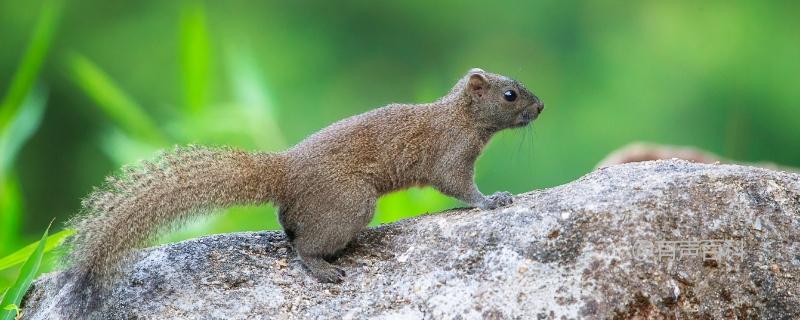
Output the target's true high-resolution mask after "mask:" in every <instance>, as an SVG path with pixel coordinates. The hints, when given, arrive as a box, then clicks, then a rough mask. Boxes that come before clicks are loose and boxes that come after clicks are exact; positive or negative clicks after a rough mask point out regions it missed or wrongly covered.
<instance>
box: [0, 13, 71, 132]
mask: <svg viewBox="0 0 800 320" xmlns="http://www.w3.org/2000/svg"><path fill="white" fill-rule="evenodd" d="M61 4H62V1H61V0H51V1H45V3H44V5H43V8H42V12H41V14H40V15H39V20H38V21H37V23H36V27H35V28H34V31H33V37H32V38H31V41H30V43H28V49H27V50H26V51H25V54H24V55H23V56H22V61H21V62H20V64H19V67H18V68H17V71H16V72H15V73H14V77H13V78H12V79H11V86H10V87H9V88H8V91H7V92H6V95H5V96H4V97H3V100H2V102H0V132H2V131H4V129H5V128H6V126H8V124H9V122H11V120H12V119H13V118H14V116H15V115H16V113H17V110H19V108H20V106H21V105H22V103H23V101H24V100H25V97H26V96H28V92H30V91H31V88H32V87H33V85H34V83H35V82H36V78H37V77H38V76H39V71H40V70H41V68H42V64H43V63H44V60H45V57H46V56H47V52H48V51H49V49H50V44H51V43H52V40H53V35H54V34H55V30H56V24H57V22H58V19H59V17H60V16H61Z"/></svg>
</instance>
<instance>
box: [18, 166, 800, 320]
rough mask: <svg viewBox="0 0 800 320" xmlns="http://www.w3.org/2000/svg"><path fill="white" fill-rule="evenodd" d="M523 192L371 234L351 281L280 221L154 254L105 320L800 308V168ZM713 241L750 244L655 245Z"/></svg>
mask: <svg viewBox="0 0 800 320" xmlns="http://www.w3.org/2000/svg"><path fill="white" fill-rule="evenodd" d="M514 201H515V202H514V204H513V205H512V206H510V207H506V208H500V209H497V210H493V211H481V210H477V209H459V210H451V211H447V212H443V213H438V214H432V215H426V216H422V217H418V218H414V219H408V220H404V221H401V222H398V223H394V224H390V225H386V226H382V227H379V228H374V229H370V230H366V231H364V232H362V234H361V235H360V236H359V238H358V240H357V241H356V243H355V244H354V245H353V246H352V248H350V249H349V250H348V251H349V252H347V253H346V254H345V255H344V256H343V257H342V258H340V259H339V261H338V262H337V265H339V266H341V267H342V268H343V269H344V270H346V272H347V278H346V280H345V282H344V283H342V284H338V285H337V284H321V283H317V282H316V281H314V280H313V279H311V278H310V277H308V276H306V275H305V274H304V272H303V270H302V267H301V266H300V264H299V263H298V261H296V260H295V258H294V254H293V253H292V250H291V248H290V247H289V244H288V243H287V242H286V240H285V237H284V235H283V233H280V232H256V233H236V234H224V235H215V236H208V237H203V238H199V239H194V240H189V241H184V242H180V243H175V244H170V245H165V246H161V247H156V248H151V249H146V250H143V251H141V252H139V253H137V256H136V262H135V263H134V264H133V265H132V266H131V267H130V268H129V271H127V272H126V273H125V275H124V277H123V278H121V279H120V281H119V284H118V285H117V286H116V287H115V288H114V289H113V293H112V294H111V295H110V297H109V298H108V299H107V300H106V305H105V306H104V308H103V309H102V310H100V312H101V313H102V314H101V315H100V316H101V317H102V318H105V319H132V318H143V319H270V318H277V319H283V318H302V319H314V318H344V319H362V318H378V319H394V318H403V319H406V318H410V319H417V318H424V319H441V318H447V319H455V318H460V319H479V318H489V319H507V318H519V319H532V318H534V319H535V318H540V319H554V318H557V319H561V318H562V317H565V318H662V317H668V318H673V317H679V318H740V319H741V318H762V319H798V318H800V231H799V230H800V175H797V174H790V173H783V172H778V171H770V170H767V169H759V168H752V167H743V166H736V165H708V164H693V163H689V162H686V161H679V160H670V161H653V162H646V163H634V164H626V165H620V166H613V167H609V168H604V169H600V170H598V171H595V172H593V173H591V174H589V175H586V176H584V177H582V178H580V179H578V180H577V181H575V182H572V183H569V184H566V185H562V186H559V187H555V188H551V189H545V190H538V191H533V192H529V193H526V194H522V195H519V196H517V197H515V199H514ZM701 240H720V241H721V240H729V242H728V243H729V244H735V245H738V244H741V248H737V247H734V248H729V249H731V250H728V251H727V252H723V253H724V258H721V259H719V260H710V259H704V257H701V256H698V255H699V254H700V253H698V252H697V251H688V252H684V253H683V255H679V256H678V257H677V258H676V259H673V260H671V261H670V260H669V259H667V258H662V259H660V260H659V261H655V259H654V258H653V257H652V256H650V255H648V253H651V251H649V250H647V249H648V247H647V244H654V242H655V241H683V242H682V243H680V245H681V246H682V247H681V248H683V250H684V251H685V250H689V249H692V248H691V247H690V246H689V245H692V244H695V245H696V244H698V243H697V242H696V241H701ZM661 244H665V243H661ZM666 244H668V245H669V244H675V243H672V242H669V243H666ZM705 244H706V246H705V247H704V248H703V253H706V250H708V249H709V248H710V247H709V246H708V244H709V243H705ZM696 249H697V248H696V247H695V248H694V250H696ZM738 249H741V251H737V250H738ZM708 258H711V257H708ZM58 278H59V273H52V274H48V275H45V276H44V277H42V278H41V279H39V280H38V281H36V283H35V285H34V288H33V289H32V291H31V292H30V293H29V294H28V296H27V300H26V301H25V304H24V312H25V315H26V317H27V318H30V319H49V318H51V317H52V315H53V312H54V310H55V307H54V306H55V303H56V302H57V301H58V299H59V293H60V291H59V288H58V287H56V283H57V280H58Z"/></svg>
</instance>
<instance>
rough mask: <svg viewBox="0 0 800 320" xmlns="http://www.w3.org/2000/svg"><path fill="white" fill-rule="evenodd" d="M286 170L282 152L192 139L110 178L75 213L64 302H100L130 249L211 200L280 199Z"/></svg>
mask: <svg viewBox="0 0 800 320" xmlns="http://www.w3.org/2000/svg"><path fill="white" fill-rule="evenodd" d="M284 177H285V163H284V161H283V157H282V155H280V154H271V153H247V152H243V151H238V150H233V149H209V148H202V147H195V146H190V147H185V148H176V149H175V150H174V151H173V152H168V153H165V154H164V155H162V156H160V157H159V159H157V160H155V161H149V162H144V163H143V164H142V165H141V166H136V167H132V168H126V169H125V170H124V172H123V173H122V174H121V175H119V176H116V177H109V178H107V181H106V183H105V185H104V186H103V187H101V188H98V189H96V190H95V191H94V192H93V193H92V194H91V195H89V196H88V197H87V198H86V199H85V200H84V202H83V212H82V213H81V214H80V215H79V216H77V217H76V218H74V219H73V220H72V221H70V225H71V226H70V227H71V228H74V229H76V230H77V233H76V235H75V236H74V237H73V238H72V239H71V240H70V243H69V245H70V247H71V253H70V254H69V255H68V256H67V259H68V261H67V263H68V264H71V265H72V266H71V268H70V269H68V270H67V271H65V272H66V277H65V281H66V282H67V283H65V284H64V285H65V286H67V287H65V289H67V290H68V296H67V299H65V300H63V302H64V303H65V304H63V305H62V306H63V307H64V308H62V309H65V310H68V311H72V312H67V313H72V314H75V312H78V314H85V312H88V311H91V310H92V309H95V308H96V307H97V306H98V302H99V300H100V299H101V297H102V295H104V294H105V293H104V289H105V288H107V287H108V286H109V284H110V282H111V281H112V280H113V279H114V277H115V275H116V274H117V273H118V272H119V271H120V269H121V267H122V266H123V261H124V260H125V258H126V256H127V255H128V253H129V252H130V250H131V249H133V248H135V247H136V246H139V245H142V244H143V243H144V242H145V241H147V240H149V239H151V238H152V237H153V236H154V235H156V234H157V233H158V232H159V231H160V230H163V229H165V228H168V227H170V226H173V225H175V224H176V223H177V222H180V221H183V220H185V219H187V218H189V217H191V216H194V215H198V214H201V213H204V212H208V211H209V210H211V209H214V208H222V207H227V206H231V205H239V204H257V203H264V202H267V201H270V200H275V198H276V197H278V194H279V193H280V192H281V189H282V188H283V186H284Z"/></svg>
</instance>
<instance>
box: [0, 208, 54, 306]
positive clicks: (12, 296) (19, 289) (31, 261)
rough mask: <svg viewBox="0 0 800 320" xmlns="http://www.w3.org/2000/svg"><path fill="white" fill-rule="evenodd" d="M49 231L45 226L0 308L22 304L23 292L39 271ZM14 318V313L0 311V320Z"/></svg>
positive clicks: (48, 227) (0, 303)
mask: <svg viewBox="0 0 800 320" xmlns="http://www.w3.org/2000/svg"><path fill="white" fill-rule="evenodd" d="M52 223H53V222H50V224H51V225H52ZM49 231H50V226H47V229H46V230H45V231H44V234H43V235H42V239H41V240H39V244H38V245H37V246H36V249H35V250H34V251H33V253H32V254H31V255H30V257H28V260H27V261H25V264H23V265H22V269H21V270H20V273H19V277H17V280H16V281H14V284H12V285H11V288H9V289H8V292H6V294H5V296H3V301H2V302H0V306H5V305H9V304H15V305H19V304H20V303H21V302H22V297H24V296H25V292H27V291H28V288H30V286H31V283H32V282H33V279H34V278H35V277H36V273H37V272H38V271H39V266H41V264H42V256H44V248H45V244H46V242H47V233H48V232H49ZM16 316H17V315H16V312H14V311H8V310H4V311H0V320H14V319H15V318H16Z"/></svg>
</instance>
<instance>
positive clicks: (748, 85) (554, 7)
mask: <svg viewBox="0 0 800 320" xmlns="http://www.w3.org/2000/svg"><path fill="white" fill-rule="evenodd" d="M798 7H800V5H798V2H788V1H787V2H786V3H784V4H778V2H770V1H635V2H625V3H616V4H613V3H610V2H603V3H600V2H595V1H591V2H589V1H587V2H580V1H578V2H576V1H555V0H553V1H529V2H500V1H498V2H487V1H474V2H472V1H465V0H458V1H438V2H432V1H396V2H378V1H356V2H338V1H320V2H310V1H208V2H203V1H127V2H120V1H97V0H83V1H64V2H61V1H41V0H29V1H0V95H2V97H3V100H2V105H1V107H2V109H1V110H0V130H2V131H0V132H1V134H2V136H0V155H2V157H0V160H2V167H1V168H0V169H1V171H0V179H2V183H1V184H0V187H2V189H0V210H2V211H0V256H2V255H3V254H6V253H9V252H11V251H14V250H16V249H18V248H19V247H21V246H23V245H25V244H28V243H30V242H32V241H34V240H36V239H38V238H39V236H40V235H41V233H42V231H43V230H44V229H45V228H46V226H47V223H48V222H49V221H50V220H51V219H52V218H56V229H59V228H61V226H62V224H63V222H64V221H65V220H66V219H67V218H68V217H69V216H70V215H71V214H73V213H75V212H76V211H77V210H78V209H79V206H80V199H81V198H82V197H83V196H85V195H86V194H87V193H88V192H90V191H91V189H92V186H94V185H98V184H100V183H101V182H102V181H103V177H104V176H106V175H108V174H111V173H113V172H115V171H116V170H117V169H118V168H119V167H120V166H122V165H123V164H127V163H135V162H136V161H137V160H141V159H147V158H150V157H151V156H152V155H153V154H154V153H155V152H156V151H157V150H159V149H162V148H165V147H169V146H171V145H174V144H188V143H196V144H207V145H221V144H226V145H233V146H237V147H241V148H245V149H249V150H281V149H284V148H286V147H287V146H290V145H292V144H294V143H297V142H298V141H300V140H301V139H303V138H304V137H305V136H307V135H308V134H310V133H312V132H314V131H316V130H318V129H320V128H322V127H324V126H326V125H328V124H330V123H332V122H334V121H336V120H339V119H342V118H344V117H347V116H350V115H353V114H357V113H361V112H364V111H367V110H370V109H373V108H376V107H379V106H381V105H384V104H387V103H390V102H428V101H432V100H434V99H436V98H437V97H439V96H441V95H443V94H444V93H446V92H447V91H448V90H449V88H450V87H451V86H452V85H453V84H454V83H455V82H456V80H457V79H458V78H459V77H461V76H462V75H463V74H464V73H465V72H466V71H467V70H468V69H469V68H471V67H481V68H484V69H486V70H488V71H491V72H496V73H501V74H504V75H508V76H511V77H514V78H516V79H518V80H520V81H522V82H523V83H525V84H526V85H527V86H528V87H529V88H530V89H532V91H534V92H535V93H536V94H537V95H538V96H540V97H541V98H542V99H543V100H544V101H545V103H546V105H547V110H546V111H545V112H544V113H543V115H542V117H541V118H539V120H538V122H536V123H535V124H534V125H533V128H528V129H527V130H516V131H510V132H504V133H501V134H500V135H499V136H498V137H497V138H495V139H494V140H493V141H492V143H491V144H490V146H489V147H488V149H487V150H486V151H485V153H484V154H483V156H482V157H481V158H480V160H479V162H478V165H477V166H478V168H477V182H478V185H479V186H480V187H481V189H482V190H483V191H484V193H491V192H494V191H497V190H508V191H512V192H514V193H520V192H526V191H529V190H532V189H537V188H545V187H551V186H555V185H558V184H562V183H565V182H568V181H570V180H573V179H575V178H577V177H579V176H581V175H583V174H585V173H587V172H588V171H590V170H591V169H592V168H593V166H594V165H595V164H596V163H597V162H598V161H599V160H600V159H601V158H602V157H603V156H604V155H606V154H607V153H609V152H610V151H612V150H613V149H615V148H617V147H620V146H622V145H624V144H626V143H629V142H632V141H639V140H645V141H654V142H660V143H669V144H681V145H695V146H698V147H701V148H704V149H708V150H710V151H713V152H716V153H719V154H721V155H723V156H726V157H729V158H733V159H737V160H745V161H757V160H771V161H775V162H777V163H781V164H785V165H795V166H800V148H798V145H799V144H798V142H800V130H798V125H800V106H798V101H800V90H798V83H799V82H798V77H800V76H798V75H800V63H798V59H800V38H798V37H799V36H800V34H798V31H800V19H798V18H797V17H798V13H800V10H798V9H800V8H798ZM459 205H460V204H459V203H457V202H456V201H453V200H450V199H448V198H446V197H444V196H441V195H439V194H438V193H437V192H435V191H433V190H430V189H423V190H419V189H415V190H410V191H407V192H401V193H397V194H393V195H390V196H387V197H384V198H383V199H382V200H381V201H380V204H379V206H378V214H377V216H376V218H375V222H374V223H375V224H378V223H384V222H389V221H394V220H397V219H400V218H404V217H408V216H413V215H417V214H421V213H425V212H431V211H438V210H441V209H445V208H450V207H454V206H459ZM229 211H230V212H229V214H225V215H217V216H215V217H212V218H209V219H206V220H203V221H198V222H195V223H192V224H190V225H189V226H186V227H184V228H182V229H180V231H177V232H175V233H173V234H170V235H167V236H166V237H165V238H163V239H161V240H160V241H162V242H164V241H175V240H178V239H185V238H187V237H194V236H198V235H202V234H208V233H218V232H231V231H242V230H261V229H277V228H278V227H279V226H278V224H277V219H276V217H275V215H274V210H273V208H271V207H264V208H234V209H232V210H229ZM121 232H124V230H121ZM0 276H2V275H0ZM2 278H3V277H0V279H2ZM4 281H5V280H4ZM2 284H3V283H0V285H2Z"/></svg>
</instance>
